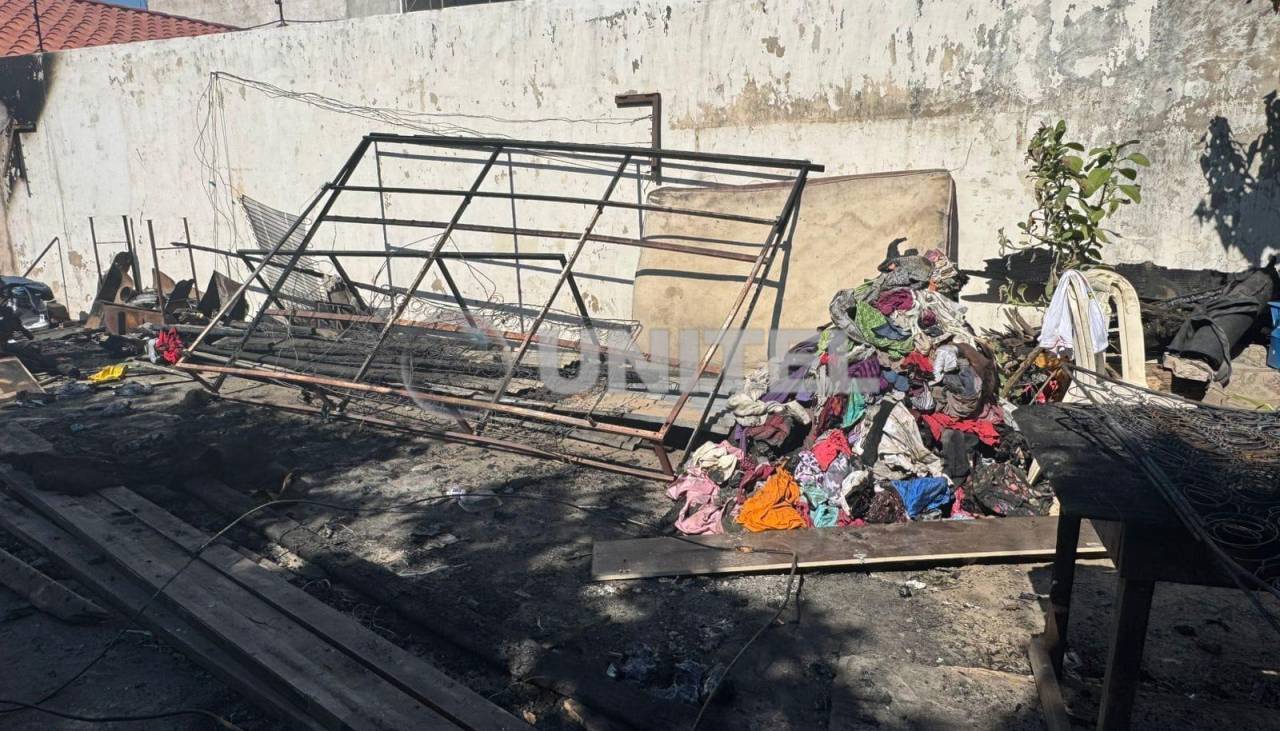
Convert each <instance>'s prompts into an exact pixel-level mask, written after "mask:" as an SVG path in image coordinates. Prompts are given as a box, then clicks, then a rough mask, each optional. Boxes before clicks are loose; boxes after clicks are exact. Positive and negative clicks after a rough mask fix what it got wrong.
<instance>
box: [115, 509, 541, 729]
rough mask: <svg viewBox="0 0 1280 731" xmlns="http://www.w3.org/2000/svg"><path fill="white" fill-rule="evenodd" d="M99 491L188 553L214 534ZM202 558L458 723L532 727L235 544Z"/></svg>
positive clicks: (211, 549) (215, 546)
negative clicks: (242, 552)
mask: <svg viewBox="0 0 1280 731" xmlns="http://www.w3.org/2000/svg"><path fill="white" fill-rule="evenodd" d="M99 494H100V495H101V496H102V497H104V498H106V499H107V500H108V501H109V502H111V503H112V504H114V505H116V506H117V507H119V508H120V509H122V510H127V511H128V512H130V513H132V514H133V515H134V516H135V517H137V518H138V519H139V520H141V521H142V522H143V523H145V524H147V525H148V526H150V527H151V528H152V529H153V530H154V531H156V532H157V533H159V534H160V535H162V536H164V537H165V538H167V539H169V540H170V541H171V542H173V544H174V545H175V546H177V547H180V548H181V549H183V550H184V551H185V552H187V553H194V552H195V551H196V550H198V549H199V548H200V547H201V546H203V545H204V544H205V542H206V541H207V540H208V538H209V537H208V535H206V534H205V533H203V532H201V531H199V530H197V529H195V528H193V527H192V526H190V525H188V524H186V523H184V522H183V521H181V520H180V519H178V518H177V517H175V516H174V515H172V514H171V513H169V512H167V511H165V510H164V509H163V508H161V507H159V506H158V505H156V504H155V503H152V502H150V501H149V500H147V499H146V498H144V497H142V496H141V495H138V494H137V493H135V492H133V491H131V490H128V489H126V488H123V487H113V488H108V489H105V490H101V491H100V492H99ZM200 559H201V561H202V562H204V563H206V564H208V565H209V566H211V567H213V568H215V569H217V570H218V571H219V572H221V573H222V574H223V575H225V576H227V577H228V578H230V579H231V580H232V581H235V582H236V583H238V584H239V585H240V586H242V587H244V589H246V590H247V591H249V592H251V593H252V594H253V595H254V596H256V597H258V598H259V599H262V600H263V601H265V602H267V603H268V604H270V605H271V606H272V607H274V608H275V609H277V610H279V611H280V612H282V613H284V614H286V615H288V616H289V617H290V618H291V619H293V620H294V621H295V622H297V623H298V624H300V625H301V626H303V627H306V628H307V629H309V630H311V631H312V632H313V633H315V634H317V635H319V636H321V637H323V638H324V639H325V640H326V641H327V642H329V643H330V644H332V645H333V646H334V647H336V648H338V649H339V650H341V651H342V652H344V653H346V654H347V655H348V656H350V657H352V658H353V659H355V660H356V661H357V662H359V663H361V664H362V665H364V666H366V667H367V668H369V669H370V670H371V671H372V672H374V673H376V674H378V675H379V676H381V677H382V678H383V679H385V680H386V681H388V682H390V683H391V684H393V685H395V686H396V687H397V688H399V689H400V690H402V691H404V692H405V693H407V694H409V695H411V696H413V697H414V698H416V699H417V700H419V701H421V702H422V703H424V704H426V705H429V706H431V707H432V708H433V709H435V710H436V711H438V712H439V713H440V714H441V715H443V716H445V717H446V718H448V719H450V720H451V721H453V722H455V723H457V724H458V725H459V726H462V727H464V728H471V729H492V730H494V731H499V730H501V731H508V730H515V729H529V725H528V724H527V723H525V722H524V721H521V720H519V719H517V718H516V717H515V716H512V715H511V714H509V713H507V712H506V711H504V710H502V709H501V708H499V707H498V706H496V705H494V704H493V703H492V702H490V701H488V700H487V699H485V698H484V697H483V696H481V695H480V694H478V693H476V692H475V691H473V690H471V689H470V688H468V687H466V686H465V685H462V684H461V683H459V682H457V681H456V680H454V679H453V678H450V677H449V676H448V675H445V674H444V673H442V672H440V671H439V670H438V669H436V668H435V667H434V666H432V665H430V664H429V663H427V662H426V661H425V660H422V659H420V658H417V657H415V656H413V655H410V654H409V653H407V652H405V651H404V650H402V649H400V648H399V647H397V646H395V645H393V644H392V643H391V642H389V641H387V640H385V639H383V638H382V637H380V636H378V635H377V634H374V633H373V632H369V631H368V630H366V629H365V628H364V627H362V626H360V625H358V624H356V623H355V622H352V621H351V619H350V618H349V617H347V616H346V615H343V614H341V613H340V612H338V611H337V610H335V609H333V608H332V607H330V606H328V605H327V604H324V603H322V602H319V601H316V600H315V599H314V598H312V597H311V596H310V595H308V594H307V593H306V592H304V591H302V590H301V589H298V588H297V587H295V586H293V585H292V584H289V583H287V582H285V581H282V580H281V579H280V577H278V576H276V575H275V574H273V573H271V572H270V571H268V570H267V569H265V568H263V567H261V566H259V565H258V564H256V563H254V562H252V561H250V560H248V559H247V558H245V557H244V556H242V555H240V554H239V553H238V552H236V551H235V550H233V549H232V548H231V547H229V546H226V545H221V544H216V543H215V544H213V545H210V546H209V547H208V548H206V549H205V550H204V551H203V552H202V553H201V554H200Z"/></svg>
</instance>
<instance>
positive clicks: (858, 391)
mask: <svg viewBox="0 0 1280 731" xmlns="http://www.w3.org/2000/svg"><path fill="white" fill-rule="evenodd" d="M881 271H882V273H881V274H880V275H879V276H877V277H876V278H875V279H872V280H868V281H867V282H864V283H863V284H861V285H859V286H857V287H854V288H851V289H844V290H841V291H839V292H837V293H836V295H835V296H834V297H833V298H832V299H831V303H830V308H829V309H830V314H831V324H830V325H828V326H824V327H821V328H819V329H818V332H817V333H816V334H814V335H812V336H810V337H808V338H807V339H805V340H804V341H803V342H800V343H797V344H796V345H795V346H793V347H791V348H790V349H789V350H788V351H787V359H786V371H785V375H783V376H782V378H781V381H779V382H771V381H770V374H769V372H768V371H766V370H763V369H761V370H760V371H757V372H756V373H753V374H751V376H749V377H748V379H747V382H746V384H744V386H743V388H742V389H741V390H740V391H739V392H738V393H735V394H734V395H733V396H732V397H730V398H729V399H728V403H729V409H728V410H729V412H730V413H731V414H732V415H733V417H734V419H735V421H736V425H735V427H734V432H733V433H734V440H735V442H736V447H734V446H733V445H731V444H729V443H725V442H721V443H719V444H703V445H702V446H701V447H700V448H699V449H698V450H697V451H695V452H693V453H692V454H691V455H690V456H689V459H688V460H687V464H688V469H689V472H688V473H687V476H688V477H689V482H688V483H687V485H686V484H685V483H676V485H675V486H673V489H672V492H671V494H672V495H673V497H675V496H677V495H678V496H680V497H685V498H686V505H685V509H684V510H683V511H682V512H681V516H680V522H679V525H678V527H680V528H681V530H685V532H690V531H693V532H713V531H716V530H718V528H717V527H716V526H714V525H712V523H714V522H715V521H716V520H717V519H718V520H719V525H720V526H721V528H722V529H723V530H728V531H741V530H749V531H762V530H786V529H793V528H802V527H831V526H848V525H864V524H866V523H868V522H871V523H893V522H904V521H908V520H931V519H942V518H972V517H973V515H972V514H971V513H991V512H997V511H1005V512H1008V511H1014V510H1019V509H1020V508H1019V507H1018V505H1017V504H1015V503H1016V500H1015V498H1016V497H1017V495H1018V493H1017V491H1016V490H1015V489H1014V488H1015V487H1016V485H1015V484H1014V482H1013V481H1012V479H1005V478H1007V477H1008V474H1015V475H1016V474H1018V473H1017V472H1016V470H1017V469H1018V466H1021V465H1026V464H1029V462H1030V456H1029V452H1028V451H1027V449H1026V448H1025V446H1022V445H1020V442H1019V440H1018V438H1017V437H1020V435H1019V434H1018V432H1017V431H1016V425H1013V424H1012V423H1011V419H1010V412H1007V411H1006V405H1005V402H1003V401H1001V400H999V399H998V398H997V392H998V386H999V378H1000V372H999V370H998V368H997V366H996V363H995V362H994V356H993V355H992V352H993V351H992V350H991V349H990V347H989V345H988V344H987V343H986V341H983V340H979V339H977V337H976V335H975V333H974V331H973V329H972V328H971V327H970V326H969V324H968V323H967V322H966V321H965V317H964V313H965V308H964V307H963V306H961V305H960V304H959V303H958V302H956V301H955V300H954V299H951V297H952V296H954V294H953V293H954V292H955V291H956V290H957V289H958V287H959V283H960V280H961V279H962V277H961V275H959V273H958V272H957V271H956V269H955V266H954V264H952V262H951V261H950V260H949V259H948V258H947V257H946V256H945V255H944V254H943V253H942V252H940V251H936V250H935V251H929V252H926V253H925V255H923V256H918V255H916V253H915V251H908V252H907V253H906V255H899V254H898V252H897V250H896V248H891V251H890V256H889V257H888V258H887V259H886V261H885V263H884V264H883V265H882V266H881ZM846 376H847V377H848V380H846ZM815 397H816V398H815ZM992 460H995V461H996V462H998V463H1001V464H1003V463H1005V462H1007V463H1009V464H1008V467H1009V468H1011V469H1012V470H1015V472H1013V473H1003V472H1002V473H997V472H995V470H994V469H993V468H990V467H987V468H985V471H984V472H983V473H982V474H981V475H977V476H975V465H979V464H986V463H989V462H992ZM993 474H998V475H1000V476H1001V479H999V480H994V479H992V478H991V476H990V475H993ZM979 478H980V479H979ZM715 483H720V485H721V487H720V489H719V492H718V493H717V492H715V491H714V490H712V488H711V487H710V486H709V485H711V484H715ZM992 485H999V486H1000V489H996V488H995V487H992ZM1011 485H1014V486H1013V487H1011ZM1032 495H1033V497H1035V495H1036V494H1035V493H1034V491H1033V493H1032ZM1028 499H1029V500H1030V498H1028ZM725 505H727V506H728V507H727V508H726V507H724V506H725ZM1036 505H1037V506H1038V505H1039V503H1036ZM686 529H687V530H686Z"/></svg>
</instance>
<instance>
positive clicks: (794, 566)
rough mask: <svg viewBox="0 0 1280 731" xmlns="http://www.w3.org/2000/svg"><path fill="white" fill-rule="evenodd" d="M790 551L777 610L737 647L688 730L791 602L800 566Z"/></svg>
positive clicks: (695, 725) (695, 727)
mask: <svg viewBox="0 0 1280 731" xmlns="http://www.w3.org/2000/svg"><path fill="white" fill-rule="evenodd" d="M695 545H702V544H697V543H695ZM707 547H708V548H711V546H707ZM728 550H733V549H728ZM759 552H760V553H766V551H759ZM767 553H788V552H787V551H767ZM790 553H791V573H789V574H788V575H787V589H786V592H785V593H784V595H783V597H782V604H781V605H780V606H779V607H778V611H776V612H774V613H773V616H772V617H769V621H767V622H765V623H764V624H762V625H760V629H758V630H756V632H755V634H753V635H751V638H750V639H748V640H747V641H746V642H745V643H743V645H742V647H741V648H739V649H738V652H737V654H735V655H734V656H733V659H732V660H730V661H729V664H728V665H727V666H726V667H725V669H724V672H723V673H721V674H720V677H719V678H717V679H716V684H715V685H713V686H711V690H709V691H707V697H706V698H705V699H703V701H702V705H701V706H700V707H699V708H698V715H697V716H696V717H694V719H693V726H691V727H690V731H698V725H699V724H701V723H702V717H703V715H705V714H706V712H707V708H708V707H709V706H710V705H711V701H712V699H714V698H715V696H716V691H718V690H720V686H721V685H722V684H723V683H724V679H725V678H727V677H729V673H730V672H732V671H733V666H734V665H737V664H738V660H741V659H742V656H743V655H744V654H746V652H747V648H749V647H751V645H752V644H754V643H755V641H756V640H757V639H759V638H760V635H762V634H764V631H765V630H767V629H769V628H770V627H772V626H773V624H774V622H777V621H778V618H779V617H781V616H782V613H783V612H785V611H786V610H787V605H788V604H789V603H790V602H791V587H792V586H793V585H794V584H795V580H796V573H797V571H798V570H799V568H800V555H799V554H797V553H795V552H790ZM798 600H799V599H798V598H797V601H798Z"/></svg>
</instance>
